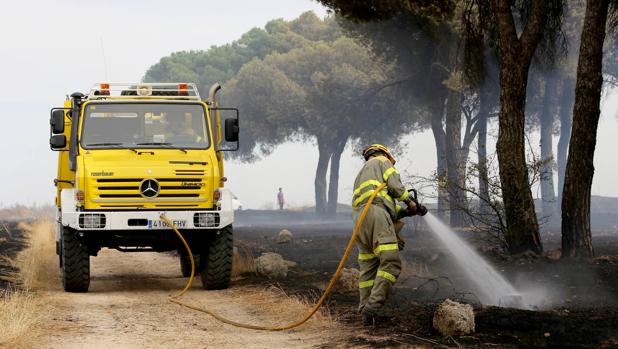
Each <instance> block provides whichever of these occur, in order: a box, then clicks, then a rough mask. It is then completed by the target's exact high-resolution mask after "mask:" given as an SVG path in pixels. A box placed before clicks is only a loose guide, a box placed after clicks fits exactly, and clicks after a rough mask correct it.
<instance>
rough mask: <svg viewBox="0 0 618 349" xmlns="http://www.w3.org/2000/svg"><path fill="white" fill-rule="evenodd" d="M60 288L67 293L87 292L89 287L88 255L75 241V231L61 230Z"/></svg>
mask: <svg viewBox="0 0 618 349" xmlns="http://www.w3.org/2000/svg"><path fill="white" fill-rule="evenodd" d="M60 250H61V255H60V258H61V261H62V286H63V287H64V290H65V291H67V292H88V287H89V286H90V253H88V246H86V245H85V244H83V243H82V242H81V241H79V240H78V239H77V236H76V233H75V230H73V229H71V228H66V227H63V228H62V240H61V246H60Z"/></svg>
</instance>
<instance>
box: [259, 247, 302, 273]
mask: <svg viewBox="0 0 618 349" xmlns="http://www.w3.org/2000/svg"><path fill="white" fill-rule="evenodd" d="M295 265H296V263H294V262H291V261H286V260H285V259H283V257H281V255H280V254H277V253H273V252H266V253H262V255H261V256H260V257H258V258H257V259H256V260H255V271H257V273H258V274H260V275H262V276H266V277H267V278H269V279H283V278H285V277H287V276H288V268H291V267H293V266H295Z"/></svg>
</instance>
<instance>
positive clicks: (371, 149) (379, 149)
mask: <svg viewBox="0 0 618 349" xmlns="http://www.w3.org/2000/svg"><path fill="white" fill-rule="evenodd" d="M375 153H383V154H384V156H386V157H387V158H388V159H389V160H390V161H391V163H392V164H393V165H394V164H395V158H394V157H393V155H392V154H391V151H390V150H389V149H388V148H387V147H385V146H383V145H382V144H372V145H370V146H368V147H367V148H365V150H363V157H364V158H365V160H369V157H370V156H371V155H373V154H375Z"/></svg>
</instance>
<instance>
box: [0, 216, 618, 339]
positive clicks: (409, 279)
mask: <svg viewBox="0 0 618 349" xmlns="http://www.w3.org/2000/svg"><path fill="white" fill-rule="evenodd" d="M277 218H278V217H277ZM276 221H279V220H278V219H277V220H276ZM276 221H273V220H264V221H262V222H260V223H259V224H257V225H248V224H246V222H243V223H244V224H242V225H241V224H237V225H236V227H235V238H236V241H237V245H239V246H242V247H244V248H246V249H248V250H249V251H251V253H252V255H253V256H254V257H257V256H259V255H260V254H261V253H262V252H268V251H272V252H277V253H280V254H281V255H283V256H284V258H286V259H288V260H292V261H294V262H296V263H297V266H296V267H294V268H293V269H291V271H290V273H289V275H288V278H286V279H283V280H267V279H265V278H263V277H260V276H256V275H252V274H251V275H245V276H243V277H241V278H240V279H238V280H236V281H235V283H236V284H239V285H258V286H259V285H263V286H267V285H272V284H275V285H277V286H279V287H281V288H282V289H283V290H284V291H286V293H288V294H293V295H300V296H303V297H306V298H309V299H316V298H317V297H318V296H319V295H320V293H321V292H322V290H323V288H324V287H325V285H326V283H327V282H328V280H329V279H330V277H331V276H332V273H333V272H334V271H335V269H336V267H337V264H338V262H339V259H340V257H341V255H342V252H343V250H344V247H345V245H346V243H347V240H348V238H349V235H350V233H351V228H352V227H351V223H350V222H349V221H341V220H339V222H337V223H328V222H315V221H313V222H312V221H304V222H303V223H294V222H290V221H287V222H285V223H276ZM4 226H6V228H7V229H5V228H4ZM283 228H286V229H289V230H290V231H292V233H293V234H294V237H295V238H294V241H293V242H291V243H288V244H277V243H276V240H275V236H276V234H277V233H278V232H279V231H280V229H283ZM463 235H466V233H464V234H463ZM404 237H405V238H406V240H407V246H406V249H405V250H404V252H403V259H404V260H405V262H406V266H404V270H403V272H402V275H401V277H400V280H399V281H398V283H397V287H396V288H395V290H394V292H393V295H392V297H391V298H390V300H389V304H388V306H389V308H390V309H392V312H393V320H392V321H391V322H389V323H386V324H383V325H380V326H378V327H376V328H364V327H362V324H361V319H360V316H359V315H358V314H357V311H356V307H357V295H356V294H346V293H341V292H335V293H334V294H333V295H332V296H331V297H330V299H329V303H328V307H329V310H330V311H331V312H333V313H334V314H335V315H336V317H337V318H338V319H339V321H341V322H342V323H344V324H345V325H347V326H350V327H353V328H358V329H359V330H358V331H357V332H355V333H356V334H355V335H354V336H352V337H349V338H347V339H346V342H345V343H333V345H340V346H344V347H345V346H348V345H361V346H363V345H364V346H369V347H376V348H380V347H398V346H402V347H407V346H411V345H423V346H426V347H451V348H458V347H469V348H599V347H600V348H618V278H617V277H616V275H618V273H617V272H618V257H617V255H618V232H617V231H605V232H602V233H601V232H599V233H597V234H596V236H594V238H593V242H594V247H595V253H596V255H597V256H599V257H598V258H597V259H596V260H592V261H587V262H583V263H565V262H563V261H559V260H556V259H552V258H549V257H538V258H534V257H530V256H526V255H522V256H516V257H506V256H504V255H503V254H501V253H499V252H497V251H496V250H495V249H492V248H490V247H491V246H487V245H486V244H483V243H480V242H478V241H477V242H475V243H474V244H475V245H478V246H479V249H480V250H482V251H484V255H485V257H486V258H487V259H488V260H489V261H491V263H492V264H493V265H495V266H496V267H497V269H498V270H500V271H501V272H502V273H503V274H504V275H505V276H506V277H507V278H508V279H509V280H510V281H512V282H513V283H514V284H515V285H516V287H518V289H520V290H522V289H525V288H530V287H536V288H538V287H542V288H543V289H544V290H546V294H547V296H546V298H547V299H548V301H546V302H544V303H540V305H539V309H538V310H535V311H528V310H518V309H509V308H499V307H487V306H482V305H481V304H480V303H479V302H478V300H477V299H476V296H475V289H474V285H470V284H468V282H467V279H466V277H465V275H463V273H462V272H461V271H460V270H458V268H457V266H456V265H454V263H453V261H452V260H451V259H450V255H449V254H448V252H447V251H445V250H444V249H442V248H440V246H439V244H438V243H436V241H435V240H434V238H433V237H432V235H431V234H430V233H429V232H427V231H426V230H425V229H424V228H423V227H422V226H420V225H416V226H414V224H412V225H410V226H407V227H406V230H405V231H404ZM467 237H468V238H470V237H471V236H470V234H469V233H468V234H467ZM20 238H21V232H20V230H19V229H18V225H17V223H14V222H0V255H5V256H6V255H8V256H14V255H15V254H16V253H17V252H18V251H19V250H20V249H21V248H22V247H23V242H22V241H21V240H20ZM543 242H544V247H545V249H546V250H547V251H551V250H554V249H556V248H558V247H559V246H560V235H559V234H557V233H554V234H551V233H547V234H545V235H544V241H543ZM2 264H5V263H3V262H2V261H0V272H5V271H7V270H10V268H9V267H7V266H6V265H4V266H3V265H2ZM347 265H348V266H349V267H357V266H356V262H355V260H354V253H353V255H352V257H351V258H350V260H349V261H348V263H347ZM5 286H6V284H4V283H2V281H0V289H2V288H4V287H5ZM445 298H451V299H454V300H458V301H460V302H466V303H470V304H472V305H473V306H474V308H475V313H476V333H474V334H473V335H468V336H456V337H454V338H452V337H447V338H444V337H442V336H441V335H440V334H439V333H438V332H437V331H435V330H434V329H433V328H432V316H433V312H434V310H435V308H436V307H437V305H438V304H439V303H440V302H441V301H442V300H443V299H445Z"/></svg>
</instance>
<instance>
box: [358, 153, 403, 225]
mask: <svg viewBox="0 0 618 349" xmlns="http://www.w3.org/2000/svg"><path fill="white" fill-rule="evenodd" d="M383 182H386V187H385V188H384V189H383V190H382V191H380V192H379V193H378V194H377V196H376V198H375V200H374V201H373V202H374V204H376V205H379V206H382V207H384V208H385V209H386V211H387V212H388V213H389V214H390V216H391V218H393V220H394V219H396V217H397V209H396V206H395V200H400V201H402V200H405V199H407V198H408V197H409V193H408V191H407V190H406V188H405V187H404V186H403V184H402V183H401V179H400V178H399V172H397V169H395V167H393V164H392V163H391V162H390V161H389V160H388V159H387V158H386V157H385V156H376V157H373V158H371V159H369V160H368V161H367V162H365V165H364V166H363V168H362V169H361V170H360V172H359V173H358V175H357V176H356V180H355V181H354V193H353V195H352V207H353V208H358V207H362V206H363V205H364V204H365V203H367V200H368V199H369V197H370V196H371V194H373V192H374V191H375V189H376V188H377V187H378V186H379V185H380V184H381V183H383Z"/></svg>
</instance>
